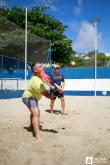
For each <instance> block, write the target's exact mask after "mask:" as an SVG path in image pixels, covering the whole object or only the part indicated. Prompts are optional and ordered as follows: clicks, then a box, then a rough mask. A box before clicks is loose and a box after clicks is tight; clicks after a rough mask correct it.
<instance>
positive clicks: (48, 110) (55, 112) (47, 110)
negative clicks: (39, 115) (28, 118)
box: [45, 109, 61, 115]
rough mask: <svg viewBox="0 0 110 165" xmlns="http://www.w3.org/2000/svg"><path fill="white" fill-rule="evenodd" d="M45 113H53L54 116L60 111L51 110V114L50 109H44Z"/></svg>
mask: <svg viewBox="0 0 110 165" xmlns="http://www.w3.org/2000/svg"><path fill="white" fill-rule="evenodd" d="M45 112H48V113H54V114H56V115H58V114H61V111H60V110H57V109H55V110H53V112H51V110H50V109H46V110H45Z"/></svg>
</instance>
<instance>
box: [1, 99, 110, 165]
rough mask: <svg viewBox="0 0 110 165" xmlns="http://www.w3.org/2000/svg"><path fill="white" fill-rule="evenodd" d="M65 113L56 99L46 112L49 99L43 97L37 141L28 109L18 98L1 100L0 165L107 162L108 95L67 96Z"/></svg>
mask: <svg viewBox="0 0 110 165" xmlns="http://www.w3.org/2000/svg"><path fill="white" fill-rule="evenodd" d="M65 100H66V111H67V112H68V115H67V116H63V115H61V114H60V113H59V111H60V100H58V99H57V100H56V103H55V110H56V111H55V113H53V114H51V113H49V112H50V111H49V102H50V101H49V100H48V99H46V98H44V97H42V100H41V101H40V102H39V107H40V112H41V118H40V121H41V125H42V130H41V131H40V134H41V137H42V141H41V142H39V143H38V142H37V141H36V139H35V138H34V137H33V134H32V131H31V130H29V127H28V126H29V124H30V122H29V114H30V112H29V110H28V109H27V108H26V106H25V105H24V104H23V103H22V101H21V99H20V98H19V99H7V100H0V165H85V164H86V163H85V159H87V158H86V157H92V158H91V159H93V164H101V165H102V164H103V165H110V97H103V96H101V97H94V96H92V97H90V96H89V97H80V96H77V97H76V96H74V97H72V96H66V97H65Z"/></svg>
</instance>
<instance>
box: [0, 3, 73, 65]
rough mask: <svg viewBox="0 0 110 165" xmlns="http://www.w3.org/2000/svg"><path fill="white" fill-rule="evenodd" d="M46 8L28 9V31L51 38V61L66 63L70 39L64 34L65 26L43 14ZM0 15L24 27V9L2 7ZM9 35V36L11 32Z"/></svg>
mask: <svg viewBox="0 0 110 165" xmlns="http://www.w3.org/2000/svg"><path fill="white" fill-rule="evenodd" d="M47 9H50V8H49V7H46V6H40V7H33V8H32V10H31V11H30V10H28V31H29V32H31V33H33V34H35V35H38V36H40V37H43V38H45V39H47V40H51V47H52V61H53V62H58V63H63V65H67V64H68V63H70V61H71V55H72V46H71V43H72V41H71V40H69V39H67V37H66V36H65V35H64V31H65V29H66V26H64V25H63V24H62V22H60V21H59V20H57V19H55V18H54V17H51V16H49V15H48V14H45V10H47ZM0 16H4V17H5V18H7V19H8V20H9V21H11V22H14V23H15V24H16V25H18V26H20V27H21V28H23V29H24V28H25V10H24V9H20V8H17V7H14V8H12V9H9V8H8V7H3V8H1V9H0ZM9 35H10V36H11V35H12V34H9ZM9 38H10V37H9Z"/></svg>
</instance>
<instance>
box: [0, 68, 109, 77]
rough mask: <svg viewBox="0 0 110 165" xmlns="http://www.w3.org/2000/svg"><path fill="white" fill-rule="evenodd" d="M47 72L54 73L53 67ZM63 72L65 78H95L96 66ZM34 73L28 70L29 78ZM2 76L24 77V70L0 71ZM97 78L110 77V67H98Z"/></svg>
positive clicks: (66, 69)
mask: <svg viewBox="0 0 110 165" xmlns="http://www.w3.org/2000/svg"><path fill="white" fill-rule="evenodd" d="M45 71H46V73H47V74H49V75H50V74H52V72H53V69H52V68H46V69H45ZM60 71H61V73H62V74H63V75H64V77H65V79H93V78H94V68H93V67H76V68H61V69H60ZM31 75H32V72H31V70H28V74H27V79H30V77H31ZM0 78H21V79H24V70H14V71H9V72H8V71H6V70H4V71H2V72H0ZM97 78H110V67H97Z"/></svg>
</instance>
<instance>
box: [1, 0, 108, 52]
mask: <svg viewBox="0 0 110 165" xmlns="http://www.w3.org/2000/svg"><path fill="white" fill-rule="evenodd" d="M26 4H27V5H28V7H29V8H31V7H32V6H40V5H46V6H50V7H51V10H48V11H47V12H46V13H48V14H49V15H51V16H54V17H55V18H56V19H58V20H60V21H61V22H62V23H63V24H64V25H66V26H67V28H66V30H65V35H66V36H67V37H68V38H69V39H71V40H72V47H73V50H75V51H77V52H88V51H92V50H94V47H95V34H96V33H95V26H94V24H93V23H92V20H93V19H94V18H98V19H100V22H99V23H98V24H97V50H98V51H101V52H104V53H106V54H107V55H110V0H31V1H30V0H21V1H20V0H0V6H2V5H7V6H9V7H13V6H18V7H24V6H25V5H26Z"/></svg>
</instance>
